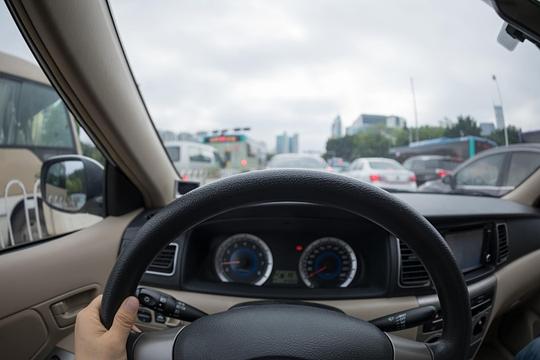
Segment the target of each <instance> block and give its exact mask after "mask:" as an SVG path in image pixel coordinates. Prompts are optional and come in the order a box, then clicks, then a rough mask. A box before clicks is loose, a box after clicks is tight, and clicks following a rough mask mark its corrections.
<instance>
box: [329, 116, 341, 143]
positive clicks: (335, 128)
mask: <svg viewBox="0 0 540 360" xmlns="http://www.w3.org/2000/svg"><path fill="white" fill-rule="evenodd" d="M340 137H341V116H339V115H338V116H336V118H335V119H334V121H333V122H332V135H331V138H332V139H337V138H340Z"/></svg>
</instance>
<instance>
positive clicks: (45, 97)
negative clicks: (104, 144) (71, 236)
mask: <svg viewBox="0 0 540 360" xmlns="http://www.w3.org/2000/svg"><path fill="white" fill-rule="evenodd" d="M81 153H82V150H81V143H80V141H79V135H78V131H77V126H76V123H75V121H74V119H73V117H72V115H71V113H70V112H69V111H68V109H67V108H66V106H65V105H64V103H63V102H62V100H61V99H60V97H59V96H58V94H57V93H56V91H55V90H54V89H53V88H52V87H51V85H50V84H49V82H48V81H47V78H46V77H45V76H44V74H43V72H42V71H41V69H40V68H39V67H38V66H37V65H34V64H32V63H30V62H27V61H25V60H23V59H20V58H17V57H15V56H11V55H9V54H6V53H1V52H0V169H1V170H0V189H1V190H0V249H3V248H6V247H8V246H13V245H18V244H21V243H25V242H30V241H34V240H38V239H41V238H45V237H48V236H50V235H55V234H60V233H64V232H67V231H71V230H74V229H75V228H80V227H83V226H85V224H86V225H90V224H92V223H95V222H97V221H99V219H100V218H99V217H96V216H93V215H88V214H65V213H61V212H59V211H56V210H52V209H49V208H48V207H47V206H46V205H45V204H44V203H42V201H41V197H40V194H39V176H40V171H41V164H42V163H43V161H44V160H46V159H48V158H49V157H52V156H56V155H65V154H81Z"/></svg>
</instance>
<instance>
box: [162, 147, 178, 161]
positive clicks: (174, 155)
mask: <svg viewBox="0 0 540 360" xmlns="http://www.w3.org/2000/svg"><path fill="white" fill-rule="evenodd" d="M165 149H167V153H168V154H169V157H170V158H171V161H172V162H178V161H180V146H166V147H165Z"/></svg>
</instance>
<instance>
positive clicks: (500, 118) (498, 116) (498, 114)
mask: <svg viewBox="0 0 540 360" xmlns="http://www.w3.org/2000/svg"><path fill="white" fill-rule="evenodd" d="M493 110H494V111H495V124H496V125H497V129H504V113H503V108H502V106H500V105H494V106H493Z"/></svg>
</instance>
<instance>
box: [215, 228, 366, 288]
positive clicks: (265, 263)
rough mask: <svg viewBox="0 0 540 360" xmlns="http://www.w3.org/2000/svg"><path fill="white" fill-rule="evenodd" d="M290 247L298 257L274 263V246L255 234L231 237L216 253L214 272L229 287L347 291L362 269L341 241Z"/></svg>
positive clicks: (319, 240)
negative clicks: (268, 286) (233, 285)
mask: <svg viewBox="0 0 540 360" xmlns="http://www.w3.org/2000/svg"><path fill="white" fill-rule="evenodd" d="M289 245H291V246H289V251H290V252H291V253H293V252H294V256H291V254H287V255H286V256H280V257H279V259H274V255H273V253H272V249H271V246H269V245H268V244H267V243H266V242H265V241H264V240H263V239H262V238H261V237H258V236H256V235H254V234H251V233H238V234H234V235H231V236H229V237H227V238H226V239H225V240H223V241H222V242H220V244H219V245H218V246H217V248H216V250H215V252H214V261H213V263H214V271H215V273H216V275H217V277H218V278H219V280H220V281H221V282H225V283H237V284H249V285H253V286H262V285H272V286H295V285H299V284H301V285H303V286H305V287H308V288H346V287H348V286H349V285H350V284H351V283H352V282H353V280H354V279H355V278H356V276H357V275H358V272H359V269H361V264H360V263H359V262H360V260H359V257H357V254H356V253H355V251H354V250H353V248H352V247H351V246H350V245H349V244H348V243H347V242H346V241H344V240H342V239H340V238H337V237H320V238H316V239H313V241H311V242H309V243H306V244H303V243H297V244H289ZM293 245H294V247H293ZM280 250H282V249H280ZM280 255H281V254H280ZM276 260H278V261H276ZM279 260H281V261H279ZM291 262H295V264H291Z"/></svg>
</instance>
